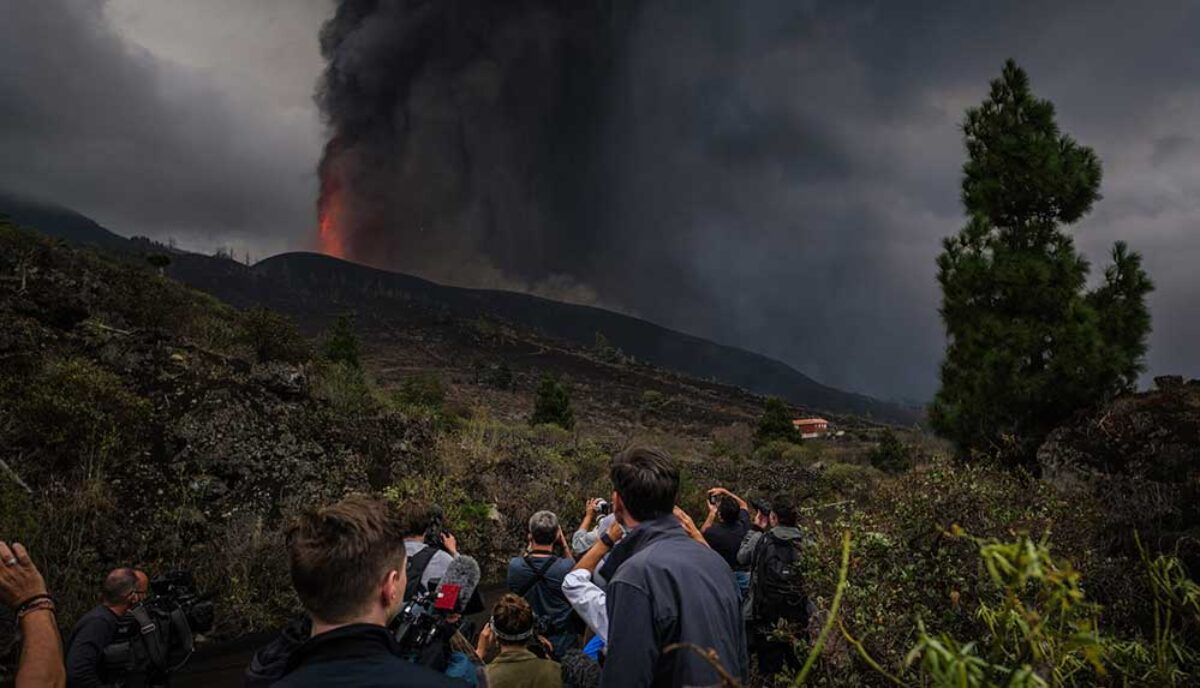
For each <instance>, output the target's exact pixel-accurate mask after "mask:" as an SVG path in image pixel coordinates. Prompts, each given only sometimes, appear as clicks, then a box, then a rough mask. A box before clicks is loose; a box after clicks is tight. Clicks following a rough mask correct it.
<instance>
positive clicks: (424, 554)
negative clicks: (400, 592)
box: [404, 546, 441, 599]
mask: <svg viewBox="0 0 1200 688" xmlns="http://www.w3.org/2000/svg"><path fill="white" fill-rule="evenodd" d="M439 551H441V550H438V549H436V548H434V547H429V546H426V547H425V549H423V550H421V551H420V552H417V553H416V554H414V555H412V556H411V557H409V558H408V561H407V562H405V564H404V575H405V576H406V577H407V578H408V584H407V585H405V586H404V597H405V598H406V599H407V598H409V597H412V596H413V595H416V594H417V593H418V592H420V590H421V578H422V577H423V576H424V575H425V569H427V568H429V562H431V561H433V558H434V557H435V556H437V553H438V552H439Z"/></svg>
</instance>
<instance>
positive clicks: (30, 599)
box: [17, 593, 54, 613]
mask: <svg viewBox="0 0 1200 688" xmlns="http://www.w3.org/2000/svg"><path fill="white" fill-rule="evenodd" d="M38 600H50V601H53V600H54V598H53V597H50V595H48V594H47V593H42V594H40V595H34V596H33V597H26V598H25V599H24V600H21V603H20V604H18V605H17V612H18V613H19V612H20V611H21V610H22V609H24V608H26V607H28V606H29V605H31V604H33V603H34V602H37V601H38Z"/></svg>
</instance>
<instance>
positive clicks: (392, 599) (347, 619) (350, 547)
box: [274, 497, 460, 688]
mask: <svg viewBox="0 0 1200 688" xmlns="http://www.w3.org/2000/svg"><path fill="white" fill-rule="evenodd" d="M403 532H405V531H404V527H403V524H402V523H401V520H400V518H399V516H398V514H396V512H395V510H394V509H393V508H392V507H391V506H390V505H388V504H387V503H385V502H382V501H379V500H374V499H370V498H367V497H348V498H346V499H344V500H342V501H341V502H338V503H337V504H334V505H332V506H328V507H324V508H322V509H319V510H316V511H311V512H308V513H306V514H303V515H302V516H300V517H299V518H298V519H297V520H296V522H295V523H294V524H293V525H292V527H291V528H290V529H289V530H288V534H287V542H288V558H289V562H290V570H291V577H292V585H293V587H295V589H296V594H297V595H298V596H299V597H300V601H301V603H302V604H303V605H304V608H305V610H307V612H308V614H309V616H310V617H311V618H312V636H311V637H310V638H309V639H308V640H307V641H306V642H305V643H304V644H303V645H301V646H300V647H299V648H296V649H295V650H294V651H292V652H291V653H290V656H289V657H288V659H287V665H286V669H285V675H284V676H283V678H282V679H281V680H279V681H277V682H276V683H275V684H274V685H275V686H278V687H279V688H303V687H307V686H330V685H338V686H368V687H374V686H379V687H383V686H455V685H460V684H458V683H456V682H454V681H452V680H450V679H448V678H446V677H445V676H442V675H441V674H438V673H437V672H435V671H433V670H431V669H427V668H425V667H422V666H420V665H417V664H413V663H411V662H408V661H406V660H405V659H404V658H402V657H401V656H400V652H401V650H400V648H399V647H398V646H397V644H396V640H395V638H394V637H393V636H392V634H391V633H390V632H389V631H388V629H387V624H388V622H389V621H390V620H391V619H392V618H393V617H394V616H396V614H397V612H399V611H400V608H401V607H402V605H403V604H404V589H405V583H406V580H405V572H404V571H405V559H406V555H405V550H406V549H407V544H408V543H407V542H406V541H405V540H404V539H403V538H402V537H401V536H400V534H401V533H403Z"/></svg>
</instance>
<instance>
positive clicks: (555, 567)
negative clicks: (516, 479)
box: [507, 511, 583, 657]
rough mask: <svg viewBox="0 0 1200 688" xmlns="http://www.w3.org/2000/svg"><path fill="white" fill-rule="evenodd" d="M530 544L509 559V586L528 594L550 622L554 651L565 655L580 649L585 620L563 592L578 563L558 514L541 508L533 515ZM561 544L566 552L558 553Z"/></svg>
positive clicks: (521, 594) (540, 615)
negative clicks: (523, 551) (564, 580)
mask: <svg viewBox="0 0 1200 688" xmlns="http://www.w3.org/2000/svg"><path fill="white" fill-rule="evenodd" d="M528 538H529V540H528V546H527V549H526V550H525V555H524V556H521V557H513V558H512V560H511V561H510V562H509V563H508V576H507V582H508V589H509V590H510V591H511V592H513V593H515V594H516V595H517V596H518V597H521V598H524V599H525V600H527V601H528V602H529V604H530V606H531V607H532V608H533V613H534V614H536V615H537V616H538V618H540V619H542V620H544V621H545V623H546V636H547V637H548V638H550V642H551V643H552V644H553V646H554V655H555V656H556V657H561V656H563V655H564V654H565V653H566V652H567V651H569V650H577V649H579V636H580V634H582V633H583V622H581V621H580V620H579V617H578V616H576V615H575V612H574V610H572V609H571V603H570V602H569V601H568V600H567V598H566V596H565V595H563V591H562V586H563V578H565V577H566V575H567V573H569V572H570V571H571V569H572V568H573V567H574V566H575V560H574V559H573V558H572V557H571V554H570V551H569V548H568V546H567V540H566V537H564V536H563V532H562V528H561V527H560V526H559V524H558V516H556V515H555V514H554V513H553V512H550V511H539V512H537V513H535V514H534V515H533V516H531V517H530V518H529V531H528ZM556 546H557V547H560V548H561V550H562V552H563V555H562V556H559V555H558V554H556V553H555V551H554V549H555V547H556Z"/></svg>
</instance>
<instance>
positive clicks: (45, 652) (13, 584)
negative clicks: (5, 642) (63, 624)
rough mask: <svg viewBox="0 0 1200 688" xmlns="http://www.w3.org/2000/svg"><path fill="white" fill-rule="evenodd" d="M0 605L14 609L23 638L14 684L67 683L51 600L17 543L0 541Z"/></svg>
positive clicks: (37, 687)
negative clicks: (10, 543)
mask: <svg viewBox="0 0 1200 688" xmlns="http://www.w3.org/2000/svg"><path fill="white" fill-rule="evenodd" d="M0 606H4V607H8V608H11V609H12V610H13V611H15V612H16V615H17V623H18V624H20V629H21V635H22V637H23V638H24V642H23V643H22V645H21V659H20V660H19V661H18V662H17V678H16V683H15V684H14V685H15V688H61V687H62V686H65V685H66V683H67V676H66V672H65V671H64V670H63V663H62V639H61V638H60V637H59V635H58V625H57V622H56V620H55V617H54V600H53V599H51V597H50V595H49V594H48V593H47V592H46V582H45V581H44V580H43V579H42V574H41V573H39V572H38V570H37V567H36V566H34V565H33V561H32V560H31V559H30V558H29V553H28V552H26V551H25V547H24V546H22V545H21V544H20V543H17V542H14V543H13V544H12V547H11V548H10V547H9V546H8V543H5V542H2V541H0Z"/></svg>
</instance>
